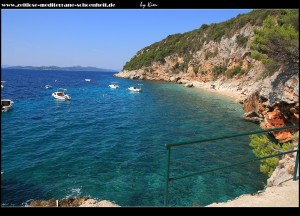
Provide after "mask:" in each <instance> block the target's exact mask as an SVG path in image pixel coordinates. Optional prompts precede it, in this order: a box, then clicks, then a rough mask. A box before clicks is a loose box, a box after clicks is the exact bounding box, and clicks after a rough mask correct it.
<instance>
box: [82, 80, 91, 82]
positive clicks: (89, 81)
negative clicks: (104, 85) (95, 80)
mask: <svg viewBox="0 0 300 216" xmlns="http://www.w3.org/2000/svg"><path fill="white" fill-rule="evenodd" d="M84 80H85V81H86V82H91V80H92V79H84Z"/></svg>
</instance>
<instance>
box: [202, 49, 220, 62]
mask: <svg viewBox="0 0 300 216" xmlns="http://www.w3.org/2000/svg"><path fill="white" fill-rule="evenodd" d="M216 55H218V50H217V49H216V50H215V51H214V52H210V51H208V52H206V53H205V60H207V59H209V58H213V57H215V56H216Z"/></svg>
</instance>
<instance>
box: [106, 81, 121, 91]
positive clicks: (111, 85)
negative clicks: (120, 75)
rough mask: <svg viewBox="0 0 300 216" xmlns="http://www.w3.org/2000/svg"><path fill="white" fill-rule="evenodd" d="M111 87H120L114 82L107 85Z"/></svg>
mask: <svg viewBox="0 0 300 216" xmlns="http://www.w3.org/2000/svg"><path fill="white" fill-rule="evenodd" d="M108 86H109V87H110V88H112V89H116V88H120V86H119V85H118V84H117V83H116V82H114V83H113V82H112V83H111V84H110V85H108Z"/></svg>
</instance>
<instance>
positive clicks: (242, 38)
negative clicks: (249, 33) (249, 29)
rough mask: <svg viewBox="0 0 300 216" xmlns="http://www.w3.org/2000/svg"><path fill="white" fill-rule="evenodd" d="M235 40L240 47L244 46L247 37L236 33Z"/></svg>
mask: <svg viewBox="0 0 300 216" xmlns="http://www.w3.org/2000/svg"><path fill="white" fill-rule="evenodd" d="M236 42H237V44H238V45H239V46H241V47H246V45H247V43H248V37H245V36H243V35H238V36H237V37H236Z"/></svg>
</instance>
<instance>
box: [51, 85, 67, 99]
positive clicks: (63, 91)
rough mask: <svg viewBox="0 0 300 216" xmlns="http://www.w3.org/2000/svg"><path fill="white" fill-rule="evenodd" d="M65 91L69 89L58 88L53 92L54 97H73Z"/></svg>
mask: <svg viewBox="0 0 300 216" xmlns="http://www.w3.org/2000/svg"><path fill="white" fill-rule="evenodd" d="M59 89H61V91H59ZM65 91H67V89H64V88H58V89H57V91H56V92H53V93H52V97H54V98H55V99H59V100H70V99H71V97H70V96H69V95H67V94H65Z"/></svg>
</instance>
